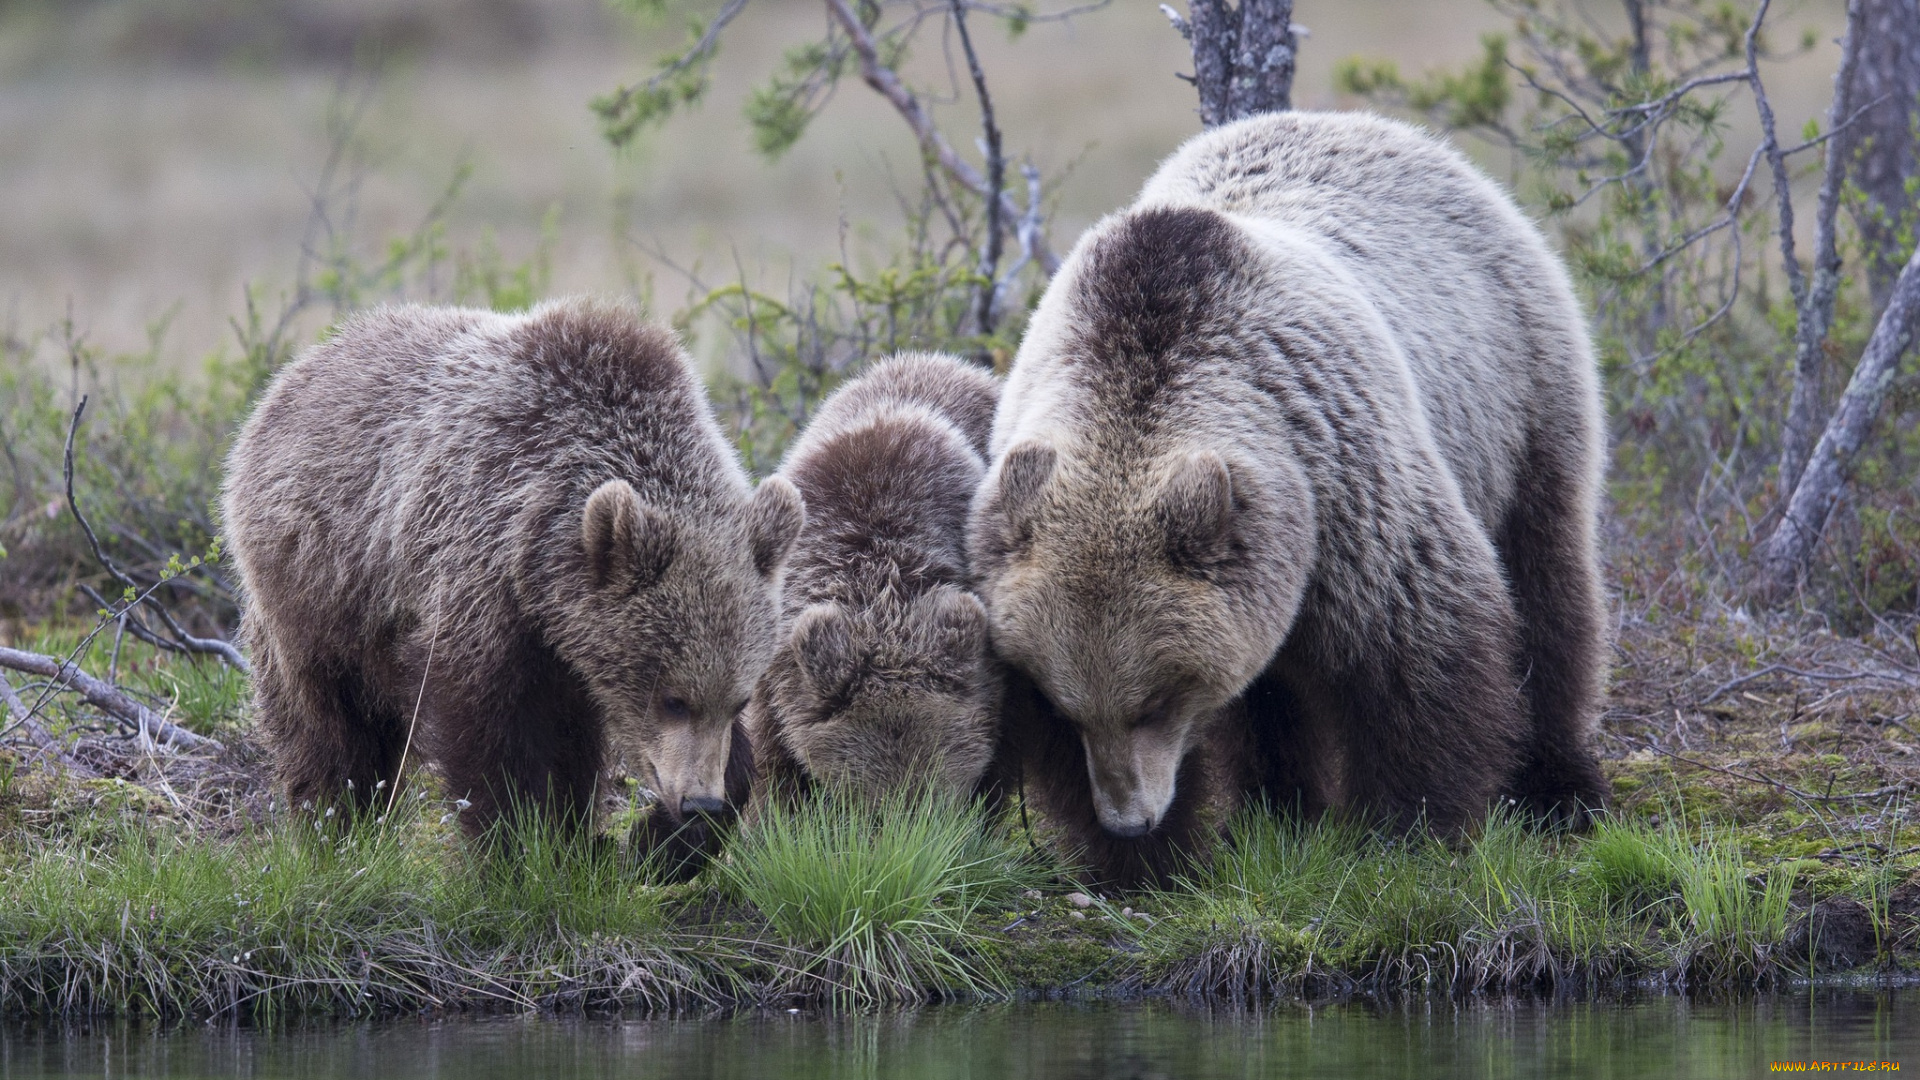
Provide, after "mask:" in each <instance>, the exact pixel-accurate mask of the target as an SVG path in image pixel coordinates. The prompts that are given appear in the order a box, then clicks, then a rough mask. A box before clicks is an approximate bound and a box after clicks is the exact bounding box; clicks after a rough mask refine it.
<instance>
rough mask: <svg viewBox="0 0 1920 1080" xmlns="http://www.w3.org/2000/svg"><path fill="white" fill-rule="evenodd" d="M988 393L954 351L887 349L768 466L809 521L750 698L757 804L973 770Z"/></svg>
mask: <svg viewBox="0 0 1920 1080" xmlns="http://www.w3.org/2000/svg"><path fill="white" fill-rule="evenodd" d="M999 397H1000V385H999V381H998V380H997V379H995V378H994V377H993V376H992V375H990V374H988V373H987V372H985V371H983V370H981V369H980V368H977V367H974V366H972V365H970V364H967V363H965V362H963V361H960V360H958V359H955V358H953V357H948V356H938V355H930V354H908V355H903V356H899V357H895V358H893V359H890V360H886V361H883V362H882V363H879V364H877V365H875V366H874V367H873V368H871V369H870V370H869V371H867V372H866V373H865V374H863V375H861V376H860V377H859V378H857V379H854V380H853V381H851V382H849V383H847V384H846V385H845V386H843V387H841V388H840V389H839V390H837V391H835V392H834V393H833V394H832V396H830V397H828V398H827V400H826V401H825V402H824V403H822V405H821V406H820V409H819V411H818V412H817V413H816V414H815V415H814V417H813V420H812V422H811V423H809V424H808V426H807V429H806V432H805V433H804V434H803V435H802V436H801V437H800V439H799V441H798V442H796V443H795V444H794V445H793V447H792V448H791V449H790V450H789V451H788V452H787V455H786V457H785V459H784V460H783V461H782V462H781V465H780V471H779V474H778V475H780V476H782V477H785V478H786V479H787V480H789V481H791V482H792V483H793V486H794V487H795V488H797V489H798V490H799V491H800V494H801V495H802V497H803V498H804V499H805V500H806V504H807V522H806V526H805V527H804V528H803V529H802V530H801V532H800V538H799V539H798V540H797V541H796V542H795V544H794V548H793V554H792V556H791V557H790V558H789V560H788V564H787V569H786V578H785V582H784V584H783V587H782V617H783V626H784V628H785V629H784V631H783V634H782V637H781V640H780V644H779V646H778V648H777V649H776V651H775V653H774V658H773V662H772V664H771V665H770V666H769V667H768V668H767V672H766V674H765V675H764V676H763V677H762V678H761V680H760V683H759V685H758V686H757V687H756V688H755V691H754V695H753V700H752V703H751V704H750V705H749V706H748V709H747V717H748V721H747V729H748V731H749V732H750V733H751V734H752V736H753V744H754V761H755V765H756V779H755V785H754V797H753V803H754V805H755V806H756V808H757V807H760V806H763V805H765V804H766V802H767V800H768V798H778V799H782V800H785V801H789V802H791V801H794V800H797V799H798V798H799V797H801V796H804V795H805V794H807V793H808V792H809V791H810V790H811V789H812V788H813V786H814V785H815V784H816V783H819V782H828V783H831V784H833V785H834V786H837V787H841V788H844V789H848V790H852V791H855V792H858V793H861V794H864V795H866V796H868V797H877V796H879V795H881V794H883V793H887V792H892V791H898V790H902V789H906V788H909V787H915V786H921V785H924V786H926V787H928V788H931V789H933V790H937V791H940V792H943V793H946V794H951V795H955V796H959V797H965V796H967V795H969V794H971V793H972V792H973V791H974V789H975V788H976V787H977V786H978V784H979V782H980V780H981V778H982V777H983V776H984V775H985V772H986V768H987V765H988V763H989V762H990V761H991V759H992V757H993V752H994V739H995V737H996V734H997V731H996V717H997V715H998V704H999V700H998V699H999V696H1000V681H999V678H998V672H999V665H998V664H997V663H996V662H995V661H993V659H992V657H991V655H990V654H989V652H988V648H987V617H986V610H985V609H984V608H982V607H981V605H980V601H979V599H978V598H977V597H976V596H974V594H973V593H972V592H971V591H970V590H969V586H968V572H967V561H966V526H967V511H968V508H969V506H970V505H971V503H972V501H973V496H974V492H975V491H976V490H977V489H978V488H979V486H980V479H981V477H982V476H983V475H984V474H985V471H986V469H985V464H984V460H983V458H984V454H985V451H986V441H987V433H988V431H989V430H990V428H991V427H992V424H993V413H994V408H995V406H996V405H997V404H998V402H999Z"/></svg>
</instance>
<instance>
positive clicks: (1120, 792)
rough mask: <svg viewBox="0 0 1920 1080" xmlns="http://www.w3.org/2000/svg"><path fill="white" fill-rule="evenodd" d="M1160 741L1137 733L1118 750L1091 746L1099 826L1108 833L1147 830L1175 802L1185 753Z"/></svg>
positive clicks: (1089, 763) (1089, 772)
mask: <svg viewBox="0 0 1920 1080" xmlns="http://www.w3.org/2000/svg"><path fill="white" fill-rule="evenodd" d="M1159 743H1160V740H1157V739H1143V738H1140V737H1139V736H1138V734H1137V733H1136V734H1135V736H1134V737H1132V738H1128V739H1123V740H1121V743H1120V746H1119V747H1117V748H1116V749H1118V750H1119V753H1117V754H1102V753H1100V752H1098V751H1097V750H1095V749H1094V747H1093V746H1091V745H1089V746H1088V747H1087V750H1088V753H1087V778H1088V780H1090V781H1091V782H1092V787H1093V809H1094V813H1095V814H1096V815H1097V816H1098V817H1099V819H1100V827H1101V828H1102V829H1104V830H1106V831H1107V832H1108V833H1110V834H1112V835H1114V836H1118V837H1122V838H1125V839H1134V838H1137V837H1141V836H1145V835H1146V834H1147V833H1149V832H1152V831H1153V829H1154V827H1155V826H1156V825H1158V824H1160V822H1161V821H1162V820H1163V819H1164V818H1165V817H1166V815H1167V810H1168V808H1169V807H1171V806H1172V805H1173V792H1174V781H1175V779H1176V777H1177V776H1178V774H1179V771H1180V754H1179V753H1178V751H1177V750H1176V749H1174V748H1170V747H1166V746H1162V745H1159ZM1114 758H1119V759H1120V760H1119V761H1114V760H1113V759H1114Z"/></svg>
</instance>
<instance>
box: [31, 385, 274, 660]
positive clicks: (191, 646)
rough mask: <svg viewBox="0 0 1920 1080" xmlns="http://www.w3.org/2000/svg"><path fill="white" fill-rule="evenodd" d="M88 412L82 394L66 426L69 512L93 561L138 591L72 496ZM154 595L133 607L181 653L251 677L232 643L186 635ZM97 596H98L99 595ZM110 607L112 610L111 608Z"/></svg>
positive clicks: (149, 592) (143, 595)
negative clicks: (149, 615) (76, 452)
mask: <svg viewBox="0 0 1920 1080" xmlns="http://www.w3.org/2000/svg"><path fill="white" fill-rule="evenodd" d="M86 409H87V395H85V394H82V395H81V396H80V401H79V402H78V403H77V404H76V405H74V407H73V421H72V422H71V423H69V424H68V425H67V448H66V460H65V472H64V476H65V478H66V485H67V509H68V510H71V511H72V512H73V520H74V521H76V522H78V523H79V524H80V530H81V531H82V532H83V533H85V534H86V537H87V546H88V547H89V548H91V549H92V550H93V557H94V559H95V560H97V561H98V562H99V563H100V565H101V566H103V567H105V568H106V571H107V573H109V574H111V575H113V579H114V580H115V581H118V582H119V583H120V584H122V585H124V586H126V587H127V588H129V589H135V590H138V589H139V588H140V583H139V582H137V581H135V580H134V579H133V578H132V577H130V576H129V575H128V574H127V572H126V571H124V570H122V569H120V567H119V566H117V565H115V563H114V561H113V560H112V559H109V558H107V553H106V552H105V551H103V550H101V548H100V538H99V537H98V536H96V535H94V531H93V525H92V524H90V523H89V522H88V521H87V516H86V515H85V514H82V513H81V512H80V500H79V499H77V498H75V497H74V494H73V437H74V434H75V433H76V432H77V431H79V429H80V417H81V414H83V413H85V412H86ZM163 583H164V582H163ZM89 591H91V590H89ZM153 591H154V590H153V589H152V588H149V589H147V590H146V591H145V592H144V593H141V594H140V595H139V597H138V598H137V599H136V600H135V601H134V603H136V604H138V603H145V604H146V605H147V606H148V607H149V608H150V609H151V610H152V611H153V612H154V614H155V615H156V616H157V617H158V618H159V619H160V622H161V623H162V624H164V625H165V626H166V628H167V631H168V632H169V633H171V634H172V635H173V636H174V640H175V641H176V642H177V643H178V645H179V646H180V651H183V652H194V653H207V654H211V655H213V656H218V657H219V658H220V659H222V660H224V661H226V663H227V664H228V665H229V666H230V667H233V668H236V669H238V670H240V671H244V672H247V673H249V674H251V673H252V671H253V665H251V664H249V663H248V662H247V658H246V657H244V656H242V655H241V654H240V650H239V649H236V648H234V647H233V646H232V645H231V644H230V643H228V642H225V641H221V640H220V639H218V638H203V637H195V636H194V635H192V634H189V633H187V631H186V630H185V629H184V628H183V627H182V626H181V625H180V624H179V623H177V622H175V621H174V618H173V613H172V612H170V611H168V610H167V609H166V607H165V605H163V604H161V603H160V601H159V600H158V599H157V598H156V597H155V596H154V595H153ZM94 595H95V596H98V594H97V593H96V594H94ZM107 606H109V607H111V606H112V605H107ZM129 606H132V605H129Z"/></svg>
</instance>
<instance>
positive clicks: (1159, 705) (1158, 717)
mask: <svg viewBox="0 0 1920 1080" xmlns="http://www.w3.org/2000/svg"><path fill="white" fill-rule="evenodd" d="M1172 713H1173V702H1172V701H1170V700H1166V699H1162V700H1160V701H1156V702H1154V703H1153V704H1151V705H1149V706H1147V707H1146V708H1144V709H1142V710H1140V713H1139V715H1137V716H1135V717H1134V720H1133V726H1134V727H1136V728H1144V727H1152V726H1154V725H1155V724H1161V723H1165V722H1166V719H1167V717H1168V716H1170V715H1172Z"/></svg>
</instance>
